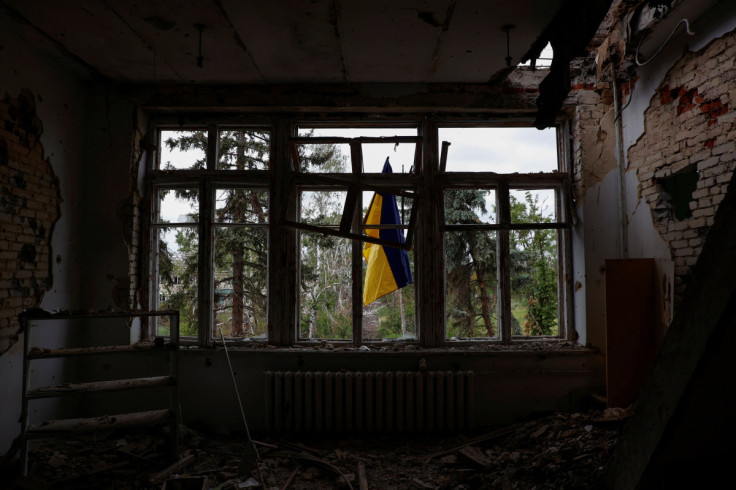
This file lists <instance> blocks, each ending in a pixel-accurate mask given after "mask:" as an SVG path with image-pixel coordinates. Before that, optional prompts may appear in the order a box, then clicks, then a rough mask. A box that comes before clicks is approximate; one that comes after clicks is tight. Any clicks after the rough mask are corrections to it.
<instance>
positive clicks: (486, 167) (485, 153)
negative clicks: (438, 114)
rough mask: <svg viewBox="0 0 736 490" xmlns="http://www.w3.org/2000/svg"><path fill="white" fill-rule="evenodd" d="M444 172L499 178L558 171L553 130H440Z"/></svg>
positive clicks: (555, 136) (555, 134)
mask: <svg viewBox="0 0 736 490" xmlns="http://www.w3.org/2000/svg"><path fill="white" fill-rule="evenodd" d="M439 141H440V145H441V142H442V141H448V142H450V143H451V146H450V147H449V148H448V152H447V167H446V170H447V171H448V172H495V173H503V174H511V173H517V172H518V173H532V172H552V171H555V170H558V168H559V166H558V163H557V132H556V130H555V128H549V129H545V130H542V131H540V130H538V129H535V128H440V129H439Z"/></svg>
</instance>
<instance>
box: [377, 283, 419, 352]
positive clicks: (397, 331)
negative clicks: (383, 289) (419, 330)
mask: <svg viewBox="0 0 736 490" xmlns="http://www.w3.org/2000/svg"><path fill="white" fill-rule="evenodd" d="M399 294H401V296H402V304H403V307H404V319H405V324H406V325H408V326H410V327H413V325H415V324H416V313H415V305H414V285H413V284H409V285H408V286H406V287H404V288H402V289H400V290H398V291H394V292H393V293H391V294H387V295H386V296H383V297H382V298H379V299H378V300H377V303H378V304H379V305H380V306H379V307H378V311H377V313H378V320H379V324H378V332H377V336H378V337H379V338H382V339H398V338H401V337H402V336H403V335H404V333H403V332H402V327H401V309H400V305H399ZM407 330H408V329H407ZM414 333H415V332H414V330H413V329H412V330H411V331H409V332H407V334H414Z"/></svg>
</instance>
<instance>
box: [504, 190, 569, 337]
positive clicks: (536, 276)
mask: <svg viewBox="0 0 736 490" xmlns="http://www.w3.org/2000/svg"><path fill="white" fill-rule="evenodd" d="M543 205H544V203H540V202H539V197H538V195H536V196H533V195H532V193H531V192H526V194H525V202H521V201H518V200H517V199H515V198H514V197H513V196H511V219H512V222H515V223H549V222H550V221H551V220H550V218H549V217H546V216H544V215H543V213H542V207H543ZM556 235H557V231H556V230H517V231H515V232H513V233H511V242H510V245H511V251H512V257H511V263H512V264H513V270H512V289H513V291H514V292H515V293H516V294H517V295H518V296H519V297H520V298H523V299H524V300H526V302H527V311H526V314H525V315H524V322H523V325H522V329H523V332H524V335H555V334H556V333H557V313H558V301H557V239H556V238H557V237H556Z"/></svg>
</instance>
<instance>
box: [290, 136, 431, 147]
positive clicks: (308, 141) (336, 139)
mask: <svg viewBox="0 0 736 490" xmlns="http://www.w3.org/2000/svg"><path fill="white" fill-rule="evenodd" d="M289 142H290V143H295V144H297V145H334V144H339V143H347V144H350V143H421V142H422V137H421V136H361V137H358V138H345V137H340V136H305V137H301V138H289Z"/></svg>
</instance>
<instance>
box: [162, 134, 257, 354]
mask: <svg viewBox="0 0 736 490" xmlns="http://www.w3.org/2000/svg"><path fill="white" fill-rule="evenodd" d="M158 134H159V144H158V152H157V159H156V161H155V162H154V165H153V168H152V169H151V171H150V173H149V175H150V176H151V182H152V186H151V188H152V190H153V192H152V198H153V199H152V201H153V202H152V210H153V212H152V222H151V229H152V235H151V237H152V244H153V246H152V247H151V249H152V251H153V253H152V265H153V267H152V271H153V274H152V277H151V279H152V281H151V283H152V287H153V288H152V294H151V299H152V304H153V306H155V307H156V308H159V309H167V308H173V309H177V310H179V312H180V314H181V317H180V324H181V325H180V328H181V333H182V335H183V336H189V337H198V338H200V340H201V341H202V342H203V343H205V344H209V343H210V342H211V341H212V340H213V339H217V338H219V337H220V336H224V337H227V338H238V339H242V338H263V339H265V338H266V334H267V321H268V319H267V306H268V288H267V280H268V224H269V188H270V182H271V178H270V174H269V172H268V169H269V161H270V133H269V131H268V130H267V129H265V128H245V127H244V128H237V127H232V128H221V127H214V128H213V127H211V126H210V127H207V128H187V129H176V130H170V129H161V130H160V131H159V133H158ZM210 142H214V143H216V144H210ZM153 328H155V329H156V333H159V334H161V333H165V331H166V330H165V329H166V328H167V325H165V324H158V325H155V326H154V327H153Z"/></svg>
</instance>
